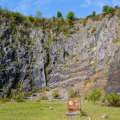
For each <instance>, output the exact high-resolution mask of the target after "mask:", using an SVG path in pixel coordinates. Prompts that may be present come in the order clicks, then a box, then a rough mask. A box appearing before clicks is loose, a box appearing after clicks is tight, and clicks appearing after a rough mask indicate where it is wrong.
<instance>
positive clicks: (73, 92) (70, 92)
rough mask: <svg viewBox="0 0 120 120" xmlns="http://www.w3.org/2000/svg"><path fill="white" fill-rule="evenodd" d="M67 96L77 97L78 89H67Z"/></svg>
mask: <svg viewBox="0 0 120 120" xmlns="http://www.w3.org/2000/svg"><path fill="white" fill-rule="evenodd" d="M68 96H69V97H70V98H74V97H79V96H80V95H79V90H74V89H71V90H69V93H68Z"/></svg>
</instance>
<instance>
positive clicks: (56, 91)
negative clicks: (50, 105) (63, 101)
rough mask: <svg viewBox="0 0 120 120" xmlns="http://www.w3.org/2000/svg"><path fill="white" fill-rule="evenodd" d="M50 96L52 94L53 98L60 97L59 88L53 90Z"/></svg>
mask: <svg viewBox="0 0 120 120" xmlns="http://www.w3.org/2000/svg"><path fill="white" fill-rule="evenodd" d="M52 96H53V98H55V99H56V98H59V97H60V94H59V90H58V89H56V90H53V92H52Z"/></svg>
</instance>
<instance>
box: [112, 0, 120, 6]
mask: <svg viewBox="0 0 120 120" xmlns="http://www.w3.org/2000/svg"><path fill="white" fill-rule="evenodd" d="M112 5H113V6H116V5H118V6H120V0H112Z"/></svg>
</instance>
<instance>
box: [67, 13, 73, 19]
mask: <svg viewBox="0 0 120 120" xmlns="http://www.w3.org/2000/svg"><path fill="white" fill-rule="evenodd" d="M74 18H75V15H74V12H72V11H70V12H68V14H67V20H74Z"/></svg>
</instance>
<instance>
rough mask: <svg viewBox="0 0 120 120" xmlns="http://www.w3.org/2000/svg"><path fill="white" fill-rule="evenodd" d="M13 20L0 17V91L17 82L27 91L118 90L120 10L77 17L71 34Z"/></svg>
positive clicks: (14, 86)
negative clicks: (94, 16)
mask: <svg viewBox="0 0 120 120" xmlns="http://www.w3.org/2000/svg"><path fill="white" fill-rule="evenodd" d="M84 21H85V20H84ZM15 22H16V20H11V19H9V18H6V17H3V16H0V90H1V92H0V93H1V96H9V95H10V94H11V91H12V90H16V89H17V87H18V85H19V84H20V85H22V89H23V90H24V91H25V92H29V91H32V90H34V89H36V90H37V89H39V88H42V87H46V86H47V87H48V88H49V89H52V88H56V87H58V88H60V89H61V88H64V89H67V88H69V87H71V86H72V87H74V88H79V89H80V90H81V91H84V92H87V91H88V90H89V89H91V88H95V87H101V88H104V89H105V90H106V91H108V92H109V91H117V92H120V13H118V12H116V13H115V14H114V15H105V16H102V15H100V16H99V19H98V20H93V19H92V18H88V19H87V21H86V24H83V23H81V22H80V21H79V20H77V21H75V22H74V25H73V26H72V27H70V28H69V29H70V30H73V31H74V32H72V34H69V35H65V34H63V32H60V33H55V32H52V30H51V31H49V32H48V31H46V30H43V29H42V28H38V27H37V28H36V27H34V26H33V25H32V26H28V25H26V24H22V23H20V22H19V23H15Z"/></svg>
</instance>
